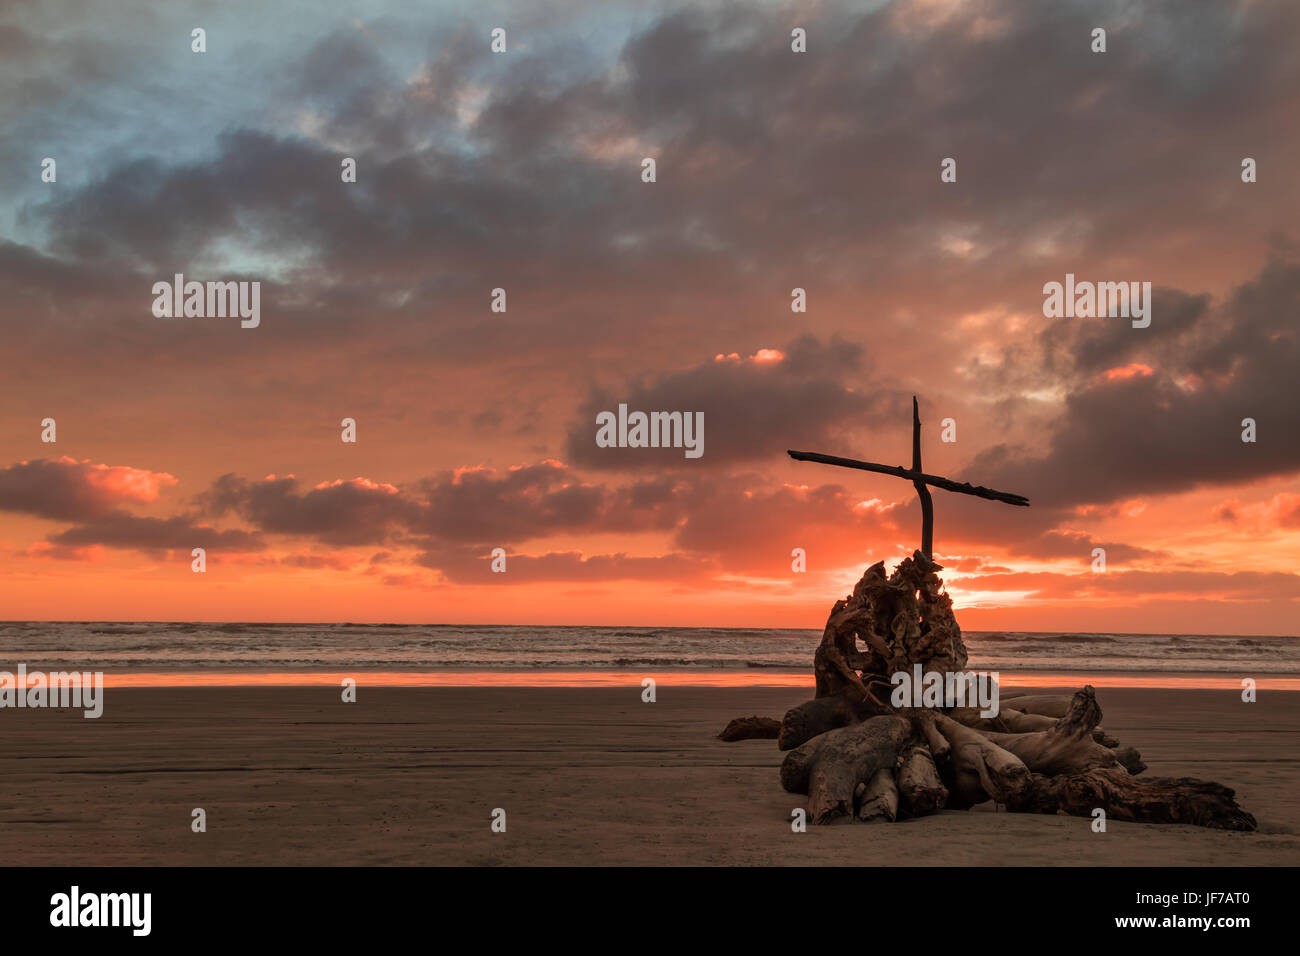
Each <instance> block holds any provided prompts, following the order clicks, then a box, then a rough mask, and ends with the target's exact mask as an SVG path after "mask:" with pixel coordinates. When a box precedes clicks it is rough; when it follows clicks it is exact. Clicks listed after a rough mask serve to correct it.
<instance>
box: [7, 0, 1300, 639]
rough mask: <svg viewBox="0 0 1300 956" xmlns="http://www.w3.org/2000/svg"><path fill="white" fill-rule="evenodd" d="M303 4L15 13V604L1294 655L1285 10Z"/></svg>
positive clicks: (1296, 451) (1290, 132) (1294, 270)
mask: <svg viewBox="0 0 1300 956" xmlns="http://www.w3.org/2000/svg"><path fill="white" fill-rule="evenodd" d="M321 6H323V5H320V4H315V3H306V2H302V3H293V2H288V3H279V4H276V5H275V9H274V10H268V9H266V5H264V4H262V3H258V2H242V0H241V2H231V3H224V4H220V5H215V4H193V3H177V2H169V3H163V2H142V0H129V2H121V3H117V4H114V13H113V16H112V18H111V19H109V20H106V19H105V17H104V15H103V12H102V10H100V9H99V8H98V5H96V4H93V3H89V2H86V3H63V4H49V3H41V2H34V0H32V2H28V0H17V2H14V0H9V2H7V3H5V4H4V5H3V7H0V185H2V186H3V188H0V370H2V371H3V374H2V375H0V618H4V619H35V620H42V619H77V620H99V619H108V620H235V621H240V620H257V621H277V620H283V621H393V622H449V623H519V624H528V623H558V624H615V625H617V624H629V625H630V624H659V625H670V624H679V625H718V626H773V627H818V628H819V627H820V626H821V625H822V623H823V622H824V620H825V617H826V613H827V611H828V610H829V608H830V605H831V603H832V602H833V601H834V599H835V598H836V597H838V596H842V595H843V594H844V593H846V592H847V591H848V589H849V588H850V587H851V586H852V583H853V582H854V581H855V580H856V579H857V577H858V576H859V574H860V573H861V570H862V568H863V567H864V566H865V565H867V564H870V563H872V562H874V561H876V560H881V559H883V560H886V561H887V562H888V563H889V564H890V565H892V564H894V563H895V562H896V561H898V560H899V559H901V558H902V557H904V556H905V555H907V554H910V553H911V551H912V549H913V548H915V547H917V546H918V545H919V535H920V515H919V506H918V504H917V502H916V499H915V495H914V493H913V490H912V488H911V486H910V485H908V484H907V483H906V482H904V481H901V480H899V479H897V478H892V477H886V476H879V475H871V474H866V473H861V472H850V471H844V470H841V469H835V468H830V467H827V466H824V465H817V464H810V463H797V462H793V461H790V460H788V459H787V457H786V455H785V450H786V449H787V448H797V449H804V450H810V451H820V452H825V453H829V454H835V455H845V456H850V457H857V458H865V459H869V460H872V461H881V462H885V463H889V464H908V463H909V462H910V457H911V446H910V442H911V431H910V414H911V412H910V402H911V396H912V395H913V394H914V393H915V394H917V395H918V396H919V398H920V406H921V417H922V420H923V422H924V423H925V430H924V433H923V434H924V439H923V440H924V454H925V462H924V463H925V470H926V471H928V472H931V473H935V474H942V475H948V476H951V477H955V478H958V479H959V480H968V481H971V482H973V483H976V484H983V485H988V486H991V487H994V488H998V489H1001V490H1004V491H1009V492H1015V493H1018V494H1023V495H1026V496H1028V497H1029V498H1030V500H1031V502H1032V506H1031V507H1030V508H1013V507H1008V506H1006V505H1003V504H999V503H996V502H990V501H982V500H977V499H971V498H966V497H964V496H958V495H952V494H949V493H946V492H943V491H936V492H935V509H936V521H935V552H936V557H937V559H938V560H939V561H940V562H941V563H942V564H944V565H945V566H946V568H947V571H946V572H945V574H944V578H945V581H946V583H947V586H948V589H949V591H950V593H951V594H952V595H953V597H954V600H955V601H956V602H957V605H958V608H959V619H960V621H961V623H962V625H963V626H964V627H966V628H968V629H993V628H1006V629H1018V630H1078V631H1115V632H1133V631H1149V632H1198V633H1225V634H1296V633H1300V627H1297V621H1300V481H1298V480H1297V479H1298V477H1300V338H1298V335H1300V333H1298V331H1297V330H1298V328H1300V225H1298V224H1297V215H1298V214H1300V186H1298V185H1297V175H1298V174H1300V124H1297V122H1296V120H1297V117H1298V116H1300V51H1298V50H1297V46H1296V36H1297V35H1300V4H1296V3H1294V2H1291V0H1276V2H1252V0H1239V2H1235V3H1234V2H1217V0H1216V2H1210V0H1206V2H1189V3H1143V2H1115V3H1098V2H1090V3H1086V4H1085V3H1075V2H1065V0H1062V2H1051V3H1046V2H1037V0H1023V2H1018V0H988V2H980V0H972V2H963V3H954V2H939V0H901V2H896V3H884V2H878V3H874V4H873V3H862V2H852V3H850V2H843V3H795V4H772V3H741V4H734V5H733V4H717V5H711V4H699V3H696V4H692V5H691V6H690V7H689V8H688V7H678V6H677V5H675V4H672V3H654V4H643V3H628V2H625V0H615V2H612V3H598V2H594V0H593V2H574V0H558V2H557V0H539V2H532V3H526V4H525V3H510V4H501V3H491V2H487V3H478V2H476V3H469V2H464V3H419V4H412V3H406V2H397V0H391V2H376V0H360V2H353V3H348V4H337V5H328V6H330V7H331V8H332V9H333V10H335V11H336V12H334V13H322V11H321V9H320V7H321ZM77 11H81V12H82V13H84V16H77V15H76V13H77ZM195 27H202V28H204V29H205V30H206V32H207V50H208V52H206V53H203V54H196V53H192V52H191V48H190V44H191V30H192V29H193V28H195ZM496 27H501V28H503V29H505V30H506V33H507V37H508V41H507V42H508V51H507V52H506V53H504V54H493V53H492V52H491V51H490V49H489V44H490V39H491V38H490V34H491V31H492V30H493V28H496ZM795 27H803V28H805V29H806V30H807V33H808V52H807V53H804V54H796V53H793V52H792V51H791V49H790V31H791V30H792V29H793V28H795ZM1095 27H1103V28H1105V29H1106V31H1107V52H1105V53H1104V54H1096V53H1093V52H1091V49H1090V44H1091V31H1092V30H1093V28H1095ZM46 157H51V158H53V159H55V160H56V162H57V181H56V182H54V183H46V182H42V180H41V163H42V160H43V159H44V158H46ZM343 157H353V158H355V159H356V161H357V170H358V176H357V182H356V183H344V182H341V180H340V163H341V161H342V159H343ZM644 157H653V158H655V159H656V162H657V181H656V182H654V183H644V182H642V179H641V161H642V159H643V158H644ZM946 157H952V158H955V159H956V161H957V182H956V183H943V182H941V181H940V175H939V174H940V162H941V161H942V160H943V159H944V158H946ZM1245 157H1251V158H1253V159H1255V160H1256V161H1257V164H1258V182H1256V183H1251V184H1247V183H1243V182H1242V179H1241V163H1242V160H1243V158H1245ZM175 273H183V274H184V275H185V277H186V279H197V280H200V281H203V280H217V279H230V280H250V281H252V280H257V281H260V282H261V283H262V286H261V288H262V300H261V324H260V326H259V327H258V328H256V329H244V328H241V327H240V324H239V321H238V319H227V318H180V319H160V318H156V317H155V316H154V315H153V313H152V311H151V304H152V302H153V295H152V293H151V289H152V286H153V284H154V283H155V282H158V281H167V282H170V281H171V279H172V276H173V275H174V274H175ZM1066 273H1073V274H1074V275H1075V276H1076V277H1077V278H1078V279H1079V280H1088V281H1139V282H1141V281H1147V282H1151V283H1152V286H1153V288H1154V293H1153V307H1152V322H1151V325H1150V327H1149V328H1146V329H1136V328H1133V327H1132V325H1131V323H1130V322H1129V321H1128V320H1127V319H1125V318H1063V319H1049V318H1045V317H1044V315H1043V285H1044V283H1047V282H1051V281H1057V282H1060V281H1062V280H1063V279H1064V277H1065V275H1066ZM498 287H500V288H504V289H505V290H506V292H507V296H508V311H507V312H505V313H494V312H492V311H491V310H490V308H489V306H490V302H491V293H492V290H493V289H494V288H498ZM795 287H800V288H804V289H806V290H807V298H808V310H807V312H806V313H794V312H792V311H791V308H790V303H791V290H792V289H793V288H795ZM620 402H625V403H627V404H628V406H629V407H630V408H632V409H643V410H647V411H649V410H683V411H687V410H689V411H702V412H703V413H704V418H705V432H704V447H705V452H704V455H703V456H702V457H701V458H699V459H687V458H685V457H684V455H683V453H682V450H681V449H664V450H658V449H607V448H599V447H597V445H596V442H595V433H596V425H595V416H596V414H597V412H599V411H602V410H614V409H616V408H617V406H618V404H619V403H620ZM345 417H350V418H353V419H355V420H356V422H357V438H358V440H357V442H356V444H345V443H343V442H342V441H341V440H340V432H341V428H340V422H341V420H342V419H344V418H345ZM1248 417H1249V418H1253V419H1255V420H1256V422H1257V428H1258V440H1257V441H1256V442H1255V443H1246V442H1243V441H1242V440H1241V434H1242V426H1241V422H1242V420H1243V419H1244V418H1248ZM46 418H53V419H55V420H56V422H57V441H56V442H54V443H45V442H42V440H41V433H42V426H41V422H42V420H43V419H46ZM946 418H952V419H954V420H955V422H956V432H957V440H956V441H955V442H953V443H944V442H941V441H940V430H941V429H940V422H941V421H942V420H943V419H946ZM195 547H203V548H205V549H207V552H208V568H207V571H206V573H204V574H196V573H193V572H192V571H191V568H190V564H191V556H190V554H191V549H192V548H195ZM497 547H501V548H504V549H505V550H506V552H507V554H508V559H507V560H508V565H507V566H508V570H507V572H506V573H504V574H494V573H492V572H491V570H490V567H489V564H490V559H489V554H490V552H491V551H492V549H493V548H497ZM1097 547H1101V548H1104V549H1105V551H1106V561H1107V569H1106V571H1105V573H1095V572H1094V571H1093V570H1092V562H1093V557H1092V551H1093V549H1094V548H1097ZM793 548H804V549H805V550H806V552H807V567H808V570H807V572H806V573H795V572H793V571H792V570H791V550H792V549H793Z"/></svg>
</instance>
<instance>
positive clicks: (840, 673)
mask: <svg viewBox="0 0 1300 956" xmlns="http://www.w3.org/2000/svg"><path fill="white" fill-rule="evenodd" d="M940 570H942V568H941V567H940V566H939V565H938V564H935V563H934V562H933V560H931V559H930V558H928V557H926V555H925V554H924V553H923V552H921V551H917V552H916V553H915V554H913V556H912V557H910V558H907V559H905V560H904V561H903V562H902V563H901V564H899V566H898V567H897V568H895V570H894V572H893V574H891V575H889V576H888V577H886V575H885V568H884V564H883V562H881V563H877V564H874V565H872V566H871V567H869V568H868V569H867V570H866V572H865V573H864V574H863V576H862V579H861V580H860V581H859V582H858V583H857V585H856V586H855V587H854V589H853V593H852V594H850V595H849V596H848V597H847V598H845V599H844V600H841V601H837V602H836V603H835V605H834V607H832V608H831V613H830V616H829V617H828V619H827V621H826V628H825V630H824V631H823V634H822V640H821V643H820V644H819V645H818V647H817V650H816V653H815V654H814V657H813V675H814V682H815V686H816V696H815V697H814V698H813V699H812V700H810V701H806V702H805V703H802V704H800V705H798V706H797V707H792V708H791V709H790V710H789V711H788V712H787V713H786V715H785V717H784V718H783V719H782V720H781V721H779V722H778V721H776V720H774V719H772V718H760V717H745V718H739V719H738V720H734V721H732V722H731V724H729V725H728V726H727V729H726V730H724V731H723V732H722V734H720V735H719V736H720V737H722V739H724V740H743V739H746V738H747V737H775V738H776V739H777V744H778V746H779V747H780V749H781V750H783V751H787V753H786V757H785V760H784V762H783V763H782V764H781V774H780V780H781V785H782V786H783V787H784V788H785V789H786V790H787V791H789V792H791V793H797V794H805V795H807V803H806V809H807V813H808V818H809V819H810V820H811V821H812V822H814V823H820V824H825V823H835V822H852V821H860V822H875V821H884V822H891V821H894V820H899V819H906V818H909V817H923V816H926V815H928V814H932V813H936V812H938V811H941V810H962V809H967V808H969V807H972V806H975V805H977V804H981V803H987V802H988V801H990V800H992V801H994V802H995V803H997V804H998V805H1000V806H1002V807H1005V808H1006V809H1007V810H1009V811H1011V812H1013V813H1064V814H1069V815H1073V816H1083V817H1091V816H1093V815H1094V812H1095V811H1096V810H1098V809H1101V810H1104V811H1105V813H1106V816H1107V817H1108V818H1110V819H1114V820H1127V821H1134V822H1142V823H1187V824H1193V825H1196V826H1203V827H1215V828H1219V829H1226V830H1254V829H1256V826H1257V825H1256V822H1255V818H1254V817H1253V816H1251V815H1250V814H1249V813H1247V812H1246V811H1245V810H1243V809H1242V808H1241V807H1240V806H1238V805H1237V802H1236V800H1235V798H1234V794H1233V791H1232V790H1230V789H1228V788H1227V787H1224V786H1221V785H1220V784H1217V783H1211V782H1207V781H1203V780H1196V779H1192V778H1189V777H1178V778H1168V777H1161V778H1141V779H1139V778H1138V774H1140V773H1142V771H1143V770H1145V769H1146V765H1145V764H1144V763H1143V762H1142V756H1141V754H1139V753H1138V752H1137V750H1135V749H1134V748H1133V747H1125V746H1121V745H1120V742H1119V740H1117V739H1116V738H1114V737H1112V736H1111V735H1110V734H1107V733H1106V732H1105V731H1104V730H1103V729H1102V728H1101V717H1102V712H1101V705H1100V704H1099V703H1098V701H1097V695H1096V692H1095V691H1094V690H1093V688H1092V687H1083V688H1082V689H1080V690H1078V691H1075V692H1074V693H1073V694H1062V695H1018V696H1012V697H1002V698H1001V699H1000V702H999V705H1000V709H999V710H998V713H997V714H996V716H984V715H982V714H981V712H980V710H979V709H978V708H976V707H956V706H940V707H929V706H927V707H917V706H906V705H904V703H899V704H897V705H896V704H895V703H894V698H893V695H892V690H893V684H892V682H891V681H890V675H893V674H896V673H900V672H903V673H912V670H913V667H914V666H915V665H918V664H919V665H921V668H922V670H923V671H924V672H925V673H926V674H929V673H938V674H941V675H951V674H957V673H966V672H967V671H966V662H967V654H966V646H965V643H964V642H963V641H962V637H961V629H960V628H959V627H958V626H957V620H956V617H955V616H954V615H953V611H952V601H951V600H950V599H949V597H948V595H947V593H946V592H944V591H943V590H942V582H941V581H940V579H939V577H938V574H937V572H938V571H940ZM905 703H906V704H911V703H914V702H913V701H906V702H905ZM950 703H951V702H950Z"/></svg>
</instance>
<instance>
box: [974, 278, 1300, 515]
mask: <svg viewBox="0 0 1300 956" xmlns="http://www.w3.org/2000/svg"><path fill="white" fill-rule="evenodd" d="M1166 301H1167V302H1171V303H1175V304H1181V305H1182V308H1181V309H1180V308H1177V307H1176V308H1174V309H1172V310H1171V315H1170V316H1169V317H1168V319H1169V322H1170V324H1171V325H1172V326H1173V328H1172V329H1168V330H1165V331H1163V332H1161V331H1157V334H1156V335H1154V336H1151V337H1150V338H1149V339H1144V338H1143V337H1142V333H1143V332H1146V331H1151V330H1150V329H1133V328H1131V327H1129V328H1126V329H1124V330H1120V329H1119V326H1120V325H1127V323H1124V322H1123V320H1110V319H1096V320H1076V323H1077V324H1076V326H1075V331H1074V332H1073V334H1072V336H1071V338H1072V342H1073V347H1074V350H1075V354H1076V356H1077V362H1076V366H1075V368H1074V369H1073V370H1066V371H1065V375H1066V378H1065V381H1066V382H1067V383H1069V384H1072V385H1074V387H1073V388H1071V389H1070V390H1069V391H1068V394H1067V395H1066V398H1065V401H1064V406H1063V408H1062V411H1061V413H1060V415H1059V416H1058V417H1057V418H1056V420H1055V422H1054V423H1053V425H1052V427H1051V433H1050V435H1049V436H1047V443H1046V444H1047V450H1046V453H1045V454H1038V453H1034V452H1029V451H1025V450H1023V449H1019V448H1016V447H1012V446H1008V445H997V446H994V447H992V448H989V449H986V450H984V451H983V452H981V453H980V454H979V455H977V456H976V457H975V459H974V460H973V461H972V463H971V464H970V466H969V468H968V471H969V473H970V474H971V475H978V476H979V480H980V483H982V484H986V485H990V486H992V487H998V488H1008V489H1009V490H1014V491H1017V492H1018V493H1021V494H1025V495H1027V496H1029V498H1030V499H1031V500H1032V501H1033V502H1034V503H1035V505H1043V506H1046V507H1048V508H1053V507H1067V506H1072V505H1078V504H1085V503H1093V502H1108V501H1113V500H1116V499H1120V498H1124V497H1129V496H1134V495H1140V494H1160V493H1169V492H1177V491H1185V490H1188V489H1191V488H1194V487H1197V486H1201V485H1209V484H1232V483H1236V482H1246V481H1251V480H1254V479H1260V478H1266V477H1272V476H1279V475H1288V474H1294V473H1295V472H1297V471H1300V375H1297V370H1298V369H1300V331H1297V326H1296V317H1297V316H1298V315H1300V262H1294V261H1286V262H1284V261H1277V262H1274V263H1272V264H1270V265H1269V266H1267V267H1266V268H1265V269H1264V270H1263V271H1262V272H1261V273H1260V274H1259V275H1258V276H1256V277H1254V278H1253V279H1251V280H1250V281H1249V282H1246V283H1244V284H1242V285H1241V286H1239V287H1238V288H1237V289H1235V290H1234V291H1233V293H1232V294H1231V295H1230V296H1229V297H1228V298H1227V300H1226V301H1224V302H1223V303H1221V304H1218V305H1217V306H1214V307H1206V306H1205V305H1204V304H1203V303H1201V302H1200V301H1199V300H1194V299H1192V298H1190V297H1187V296H1179V295H1178V294H1176V293H1171V294H1169V295H1167V296H1166ZM1155 315H1156V317H1155V318H1153V321H1152V329H1157V324H1158V323H1161V322H1163V321H1164V316H1162V315H1161V313H1158V312H1157V313H1156V314H1155ZM1120 336H1126V337H1127V338H1128V340H1129V342H1130V343H1131V344H1127V345H1125V346H1123V347H1122V348H1121V347H1119V346H1116V345H1114V344H1113V343H1114V341H1115V339H1116V338H1117V337H1120ZM1098 343H1104V348H1103V347H1101V346H1098ZM1175 346H1176V347H1175ZM1099 350H1101V351H1109V352H1110V353H1111V359H1110V360H1114V361H1122V362H1125V363H1132V364H1135V365H1142V366H1144V368H1143V369H1140V370H1136V371H1131V372H1129V373H1126V374H1124V375H1120V376H1114V377H1112V376H1107V375H1104V374H1103V375H1100V376H1098V375H1095V374H1094V373H1095V372H1096V371H1097V369H1098V366H1099V363H1098V362H1096V360H1095V356H1096V355H1097V354H1098V352H1099ZM1247 418H1251V419H1254V420H1255V422H1256V424H1257V429H1258V431H1257V441H1256V442H1254V443H1248V442H1243V441H1242V421H1243V420H1244V419H1247ZM972 480H976V479H972Z"/></svg>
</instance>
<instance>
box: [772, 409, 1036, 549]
mask: <svg viewBox="0 0 1300 956" xmlns="http://www.w3.org/2000/svg"><path fill="white" fill-rule="evenodd" d="M786 454H788V455H789V456H790V457H791V458H793V459H795V460H796V461H819V462H821V463H822V464H823V465H838V466H839V467H841V468H859V469H861V470H862V471H874V472H877V473H879V474H882V475H894V476H896V477H898V478H906V479H907V480H908V481H910V482H911V483H912V485H913V487H915V488H916V494H917V496H918V497H919V498H920V499H921V553H922V554H924V555H925V556H926V557H927V558H930V559H933V558H934V554H933V550H934V501H933V500H932V499H931V498H930V489H929V488H928V487H927V485H934V486H935V487H936V488H942V489H943V490H944V491H956V492H959V493H960V494H963V495H974V496H975V497H976V498H988V499H990V500H992V501H1005V502H1006V503H1007V504H1009V505H1019V506H1020V507H1022V508H1028V507H1029V499H1028V498H1026V497H1025V496H1024V495H1013V494H1009V493H1008V492H1005V491H994V490H993V489H992V488H985V487H983V486H982V485H972V484H969V483H967V482H959V481H952V480H951V479H949V478H940V477H939V476H937V475H927V474H925V472H923V471H921V414H920V412H919V411H918V410H917V406H916V396H915V395H913V396H912V467H911V468H910V469H908V468H904V467H902V466H901V465H878V464H876V463H875V462H872V461H858V460H857V459H855V458H838V457H836V456H835V455H822V454H818V453H817V452H815V451H787V452H786Z"/></svg>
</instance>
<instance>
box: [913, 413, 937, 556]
mask: <svg viewBox="0 0 1300 956" xmlns="http://www.w3.org/2000/svg"><path fill="white" fill-rule="evenodd" d="M912 470H913V471H918V472H919V471H920V470H921V412H920V410H919V409H918V407H917V404H916V396H915V395H913V396H912ZM912 487H913V488H915V489H916V494H917V497H918V498H920V499H921V553H922V554H923V555H925V556H926V557H927V558H931V559H933V558H934V553H933V551H934V499H933V498H931V497H930V488H929V487H928V486H927V485H926V483H925V482H924V481H914V482H912Z"/></svg>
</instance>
